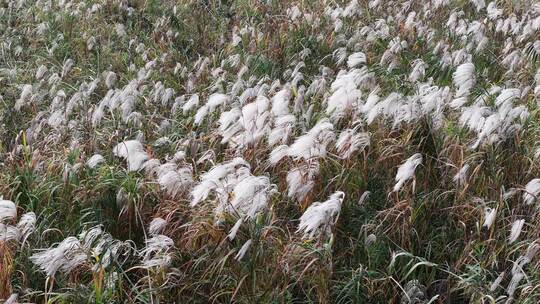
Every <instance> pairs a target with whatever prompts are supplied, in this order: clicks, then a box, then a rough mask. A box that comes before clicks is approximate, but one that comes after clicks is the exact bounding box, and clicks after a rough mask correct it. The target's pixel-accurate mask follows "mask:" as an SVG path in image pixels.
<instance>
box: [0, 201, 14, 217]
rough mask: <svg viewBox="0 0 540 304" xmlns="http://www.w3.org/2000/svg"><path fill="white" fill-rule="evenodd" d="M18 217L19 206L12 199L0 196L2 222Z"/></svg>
mask: <svg viewBox="0 0 540 304" xmlns="http://www.w3.org/2000/svg"><path fill="white" fill-rule="evenodd" d="M15 217H17V206H16V205H15V203H13V202H12V201H8V200H3V199H1V198H0V222H3V221H4V220H12V219H14V218H15Z"/></svg>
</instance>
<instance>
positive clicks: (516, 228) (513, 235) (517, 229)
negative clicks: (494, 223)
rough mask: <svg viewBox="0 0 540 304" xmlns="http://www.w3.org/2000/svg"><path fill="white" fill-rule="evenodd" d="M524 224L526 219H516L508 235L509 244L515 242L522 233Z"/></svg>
mask: <svg viewBox="0 0 540 304" xmlns="http://www.w3.org/2000/svg"><path fill="white" fill-rule="evenodd" d="M523 224H525V220H524V219H521V220H516V221H514V223H512V228H511V229H510V236H509V237H508V244H512V243H513V242H515V241H516V240H517V239H518V238H519V235H520V234H521V229H522V228H523Z"/></svg>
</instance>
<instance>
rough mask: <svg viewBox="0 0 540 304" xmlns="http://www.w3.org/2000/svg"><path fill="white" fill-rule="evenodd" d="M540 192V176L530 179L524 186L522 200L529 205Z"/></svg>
mask: <svg viewBox="0 0 540 304" xmlns="http://www.w3.org/2000/svg"><path fill="white" fill-rule="evenodd" d="M538 194H540V178H535V179H532V180H531V181H530V182H528V183H527V185H526V186H525V193H523V201H524V202H525V204H527V205H531V204H532V203H534V202H536V199H537V197H538Z"/></svg>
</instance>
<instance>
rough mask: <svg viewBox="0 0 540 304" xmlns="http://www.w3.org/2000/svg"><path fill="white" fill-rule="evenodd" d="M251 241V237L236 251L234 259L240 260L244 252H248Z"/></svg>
mask: <svg viewBox="0 0 540 304" xmlns="http://www.w3.org/2000/svg"><path fill="white" fill-rule="evenodd" d="M252 243H253V241H252V240H251V239H249V240H247V241H246V242H245V243H244V245H242V247H241V248H240V250H238V253H237V254H236V255H235V256H234V259H235V260H237V261H240V260H242V259H243V258H244V256H245V255H246V253H247V252H248V250H249V248H250V247H251V244H252Z"/></svg>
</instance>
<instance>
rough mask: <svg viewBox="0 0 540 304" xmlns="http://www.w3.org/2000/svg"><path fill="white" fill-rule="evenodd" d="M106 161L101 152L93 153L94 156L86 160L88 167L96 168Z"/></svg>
mask: <svg viewBox="0 0 540 304" xmlns="http://www.w3.org/2000/svg"><path fill="white" fill-rule="evenodd" d="M104 161H105V158H104V157H103V156H102V155H101V154H94V155H92V157H90V158H89V159H88V160H87V161H86V166H87V167H88V168H91V169H93V168H95V167H97V166H98V165H99V164H101V163H103V162H104Z"/></svg>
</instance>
